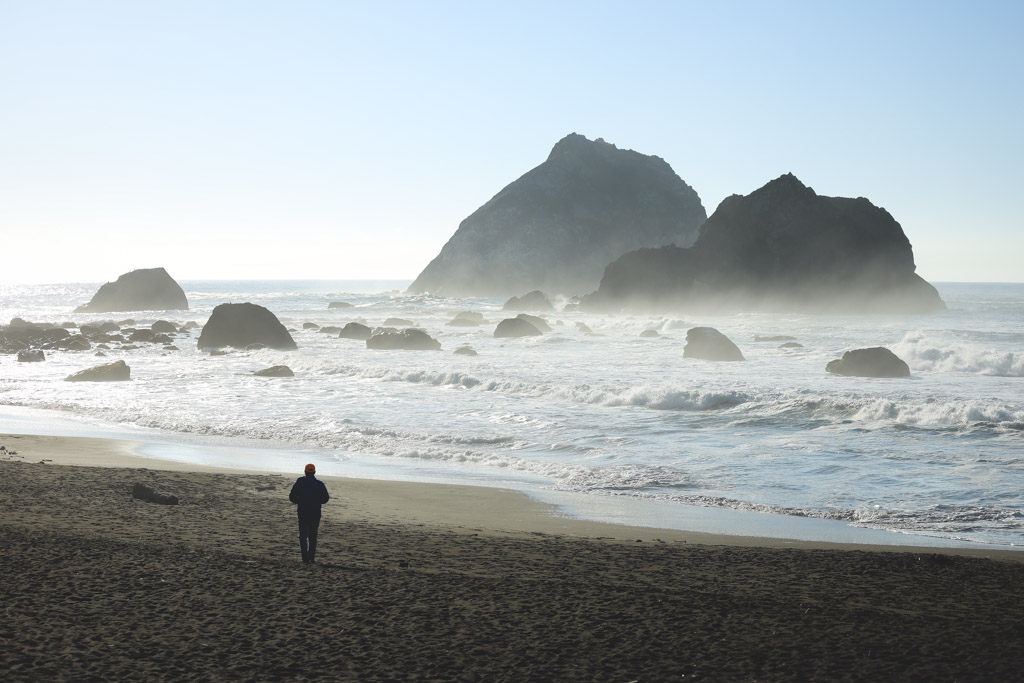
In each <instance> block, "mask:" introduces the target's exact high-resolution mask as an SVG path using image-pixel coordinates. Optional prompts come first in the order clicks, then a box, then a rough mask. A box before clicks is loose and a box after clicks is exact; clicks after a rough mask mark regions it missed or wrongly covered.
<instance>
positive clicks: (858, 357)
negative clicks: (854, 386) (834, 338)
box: [825, 346, 910, 377]
mask: <svg viewBox="0 0 1024 683" xmlns="http://www.w3.org/2000/svg"><path fill="white" fill-rule="evenodd" d="M825 370H826V371H828V372H831V373H832V374H834V375H846V376H847V377H907V376H908V375H910V367H909V366H908V365H907V364H906V362H905V361H904V360H903V359H902V358H900V357H899V356H897V355H896V354H895V353H893V352H892V351H890V350H889V349H887V348H884V347H881V346H874V347H872V348H870V349H854V350H853V351H847V352H846V353H844V354H843V357H842V358H838V359H836V360H833V361H829V363H828V365H826V366H825Z"/></svg>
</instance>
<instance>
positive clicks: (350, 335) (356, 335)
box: [338, 322, 373, 341]
mask: <svg viewBox="0 0 1024 683" xmlns="http://www.w3.org/2000/svg"><path fill="white" fill-rule="evenodd" d="M338 336H339V337H340V338H341V339H359V340H364V341H365V340H367V339H369V338H370V337H372V336H373V330H371V329H370V328H369V327H367V326H366V325H363V324H362V323H357V322H351V323H348V324H346V325H345V327H343V328H341V331H340V332H339V333H338Z"/></svg>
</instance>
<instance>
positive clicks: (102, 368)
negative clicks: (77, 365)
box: [64, 360, 132, 382]
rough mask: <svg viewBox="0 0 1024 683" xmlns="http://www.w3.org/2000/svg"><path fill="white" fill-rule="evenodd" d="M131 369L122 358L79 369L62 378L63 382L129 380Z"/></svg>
mask: <svg viewBox="0 0 1024 683" xmlns="http://www.w3.org/2000/svg"><path fill="white" fill-rule="evenodd" d="M131 374H132V370H131V368H130V367H128V364H127V363H125V362H124V361H123V360H118V361H114V362H113V363H107V364H106V365H97V366H96V367H93V368H89V369H87V370H81V371H79V372H76V373H75V374H73V375H68V376H67V377H65V378H64V381H65V382H126V381H128V380H130V379H131V378H132V377H131Z"/></svg>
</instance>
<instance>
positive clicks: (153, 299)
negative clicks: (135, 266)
mask: <svg viewBox="0 0 1024 683" xmlns="http://www.w3.org/2000/svg"><path fill="white" fill-rule="evenodd" d="M172 310H173V311H178V310H180V311H187V310H188V299H187V298H186V297H185V292H184V290H182V288H181V286H180V285H179V284H178V283H177V282H175V281H174V278H172V277H171V276H170V275H168V274H167V271H166V270H164V269H163V268H143V269H140V270H133V271H131V272H130V273H125V274H124V275H122V276H120V277H119V278H117V280H116V281H115V282H108V283H106V284H105V285H103V286H102V287H100V288H99V291H97V292H96V294H94V295H93V297H92V299H91V300H90V301H89V303H87V304H84V305H82V306H79V307H78V308H76V309H75V312H76V313H79V312H81V313H109V312H112V311H172Z"/></svg>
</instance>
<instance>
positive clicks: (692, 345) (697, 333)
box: [683, 327, 743, 361]
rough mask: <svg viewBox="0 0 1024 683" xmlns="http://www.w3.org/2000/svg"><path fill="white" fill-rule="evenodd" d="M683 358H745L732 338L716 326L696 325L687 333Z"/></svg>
mask: <svg viewBox="0 0 1024 683" xmlns="http://www.w3.org/2000/svg"><path fill="white" fill-rule="evenodd" d="M683 358H700V359H703V360H717V361H735V360H743V354H742V353H741V352H740V350H739V348H738V347H737V346H736V345H735V344H733V343H732V340H731V339H729V338H728V337H726V336H725V335H724V334H722V333H721V332H719V331H718V330H716V329H715V328H713V327H694V328H692V329H690V330H689V331H688V332H687V333H686V348H684V349H683Z"/></svg>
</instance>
